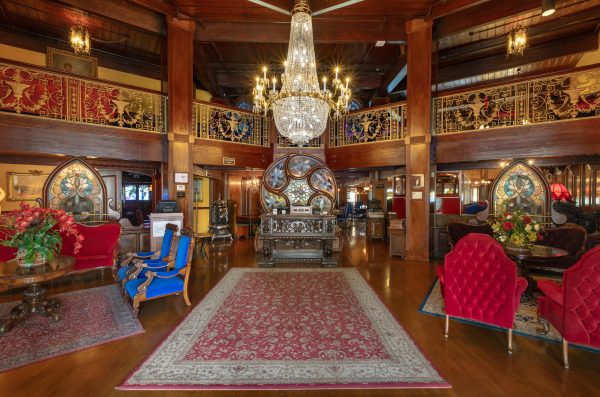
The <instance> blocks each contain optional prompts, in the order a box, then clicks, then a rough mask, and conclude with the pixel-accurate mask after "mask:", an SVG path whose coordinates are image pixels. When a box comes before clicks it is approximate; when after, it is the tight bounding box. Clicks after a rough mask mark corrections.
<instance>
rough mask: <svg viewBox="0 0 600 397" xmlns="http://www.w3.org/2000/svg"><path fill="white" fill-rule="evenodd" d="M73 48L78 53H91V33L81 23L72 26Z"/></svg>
mask: <svg viewBox="0 0 600 397" xmlns="http://www.w3.org/2000/svg"><path fill="white" fill-rule="evenodd" d="M69 41H70V43H71V48H73V51H75V54H77V55H82V54H85V55H89V54H90V50H91V48H90V33H89V32H88V31H87V29H86V28H84V27H83V26H81V25H79V24H78V25H75V26H71V34H70V35H69Z"/></svg>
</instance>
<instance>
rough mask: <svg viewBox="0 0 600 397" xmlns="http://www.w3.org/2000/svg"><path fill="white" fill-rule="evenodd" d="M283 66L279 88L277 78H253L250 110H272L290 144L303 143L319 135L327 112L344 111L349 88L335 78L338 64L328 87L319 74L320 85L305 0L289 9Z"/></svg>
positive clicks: (323, 127) (330, 114)
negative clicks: (253, 84) (278, 87)
mask: <svg viewBox="0 0 600 397" xmlns="http://www.w3.org/2000/svg"><path fill="white" fill-rule="evenodd" d="M284 65H285V70H284V73H283V74H282V75H281V90H279V91H277V79H276V78H273V79H271V80H269V79H268V78H267V68H266V67H264V68H263V77H262V78H260V77H257V78H256V86H255V87H254V92H253V95H254V111H255V112H256V113H258V114H261V115H267V114H268V113H269V110H272V114H273V118H274V119H275V125H276V126H277V130H278V131H279V132H280V133H281V135H283V136H284V137H286V138H288V139H289V140H290V141H291V142H292V143H293V144H298V145H304V144H307V143H308V142H309V141H310V140H312V139H314V138H317V137H319V136H320V135H321V134H322V133H323V131H325V128H326V127H327V119H328V116H331V118H333V119H337V118H338V117H339V116H340V115H341V114H344V113H347V112H348V103H349V101H350V96H351V90H350V88H349V87H348V84H349V81H350V79H346V82H345V85H344V84H343V83H342V81H341V80H340V79H339V78H338V77H339V68H336V69H335V78H334V79H333V80H332V82H331V84H330V85H329V87H328V86H327V78H326V77H323V80H322V82H323V84H322V86H321V85H320V84H319V79H318V77H317V63H316V59H315V46H314V42H313V30H312V16H311V11H310V7H309V5H308V1H307V0H296V3H295V6H294V9H293V10H292V24H291V31H290V43H289V47H288V54H287V60H286V62H285V64H284Z"/></svg>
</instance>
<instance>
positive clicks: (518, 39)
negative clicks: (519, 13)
mask: <svg viewBox="0 0 600 397" xmlns="http://www.w3.org/2000/svg"><path fill="white" fill-rule="evenodd" d="M525 49H527V31H526V30H525V28H523V27H521V26H520V25H519V26H517V27H515V28H513V30H511V31H510V33H509V34H508V46H507V48H506V56H507V57H508V56H510V55H521V56H522V55H523V54H524V53H525Z"/></svg>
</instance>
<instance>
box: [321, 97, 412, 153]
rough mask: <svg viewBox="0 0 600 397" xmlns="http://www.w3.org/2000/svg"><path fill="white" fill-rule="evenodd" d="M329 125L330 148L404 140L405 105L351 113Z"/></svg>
mask: <svg viewBox="0 0 600 397" xmlns="http://www.w3.org/2000/svg"><path fill="white" fill-rule="evenodd" d="M329 125H330V134H329V146H332V147H334V146H346V145H354V144H358V143H370V142H382V141H393V140H398V139H404V137H405V136H406V104H404V103H396V104H392V105H387V106H385V107H377V108H371V109H366V110H361V111H359V112H353V113H350V114H348V115H346V116H344V117H342V118H340V119H339V120H337V121H335V122H331V123H330V124H329Z"/></svg>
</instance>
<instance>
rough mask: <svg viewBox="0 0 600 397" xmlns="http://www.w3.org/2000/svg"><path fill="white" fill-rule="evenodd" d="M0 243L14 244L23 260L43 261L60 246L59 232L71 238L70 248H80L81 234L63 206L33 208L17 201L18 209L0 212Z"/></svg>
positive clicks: (76, 249) (53, 254) (28, 262)
mask: <svg viewBox="0 0 600 397" xmlns="http://www.w3.org/2000/svg"><path fill="white" fill-rule="evenodd" d="M0 230H2V231H3V232H4V234H5V235H6V239H5V240H4V241H2V242H1V243H2V245H4V246H7V247H14V248H17V258H16V259H17V260H19V261H20V262H22V263H24V264H37V263H45V262H46V261H50V260H52V259H54V257H55V256H56V254H57V253H58V252H60V249H61V248H62V237H61V233H63V234H64V235H66V236H73V237H74V238H75V240H76V241H75V244H74V252H73V253H75V254H76V253H77V252H79V250H80V249H81V246H82V245H81V242H82V241H83V239H84V237H83V235H81V234H79V231H78V230H77V225H76V224H75V220H74V219H73V217H72V216H71V215H68V214H67V213H66V212H65V211H63V210H54V209H50V208H36V207H31V206H30V205H29V204H25V203H21V206H20V208H19V209H16V210H13V211H11V212H7V213H6V214H2V215H0Z"/></svg>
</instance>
